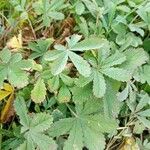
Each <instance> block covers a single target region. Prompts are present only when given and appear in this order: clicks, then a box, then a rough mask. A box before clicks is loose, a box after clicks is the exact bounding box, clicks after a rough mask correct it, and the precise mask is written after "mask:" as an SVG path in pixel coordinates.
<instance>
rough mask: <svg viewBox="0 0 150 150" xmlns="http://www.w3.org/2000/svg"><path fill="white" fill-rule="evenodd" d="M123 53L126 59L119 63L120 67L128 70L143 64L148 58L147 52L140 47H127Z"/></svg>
mask: <svg viewBox="0 0 150 150" xmlns="http://www.w3.org/2000/svg"><path fill="white" fill-rule="evenodd" d="M124 55H125V56H126V58H127V60H126V62H124V63H123V64H122V65H121V67H122V68H124V69H127V70H129V71H130V70H131V71H132V70H134V69H136V68H137V67H139V66H141V65H142V64H145V63H146V61H148V59H149V57H148V55H147V53H146V52H145V51H144V50H143V49H142V48H138V49H128V50H126V51H125V52H124Z"/></svg>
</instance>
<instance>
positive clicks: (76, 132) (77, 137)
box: [64, 121, 83, 150]
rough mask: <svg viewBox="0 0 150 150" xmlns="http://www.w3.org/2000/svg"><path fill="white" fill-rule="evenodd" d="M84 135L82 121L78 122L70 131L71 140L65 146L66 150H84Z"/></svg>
mask: <svg viewBox="0 0 150 150" xmlns="http://www.w3.org/2000/svg"><path fill="white" fill-rule="evenodd" d="M82 148H83V134H82V127H81V124H80V121H76V122H75V123H74V125H73V127H72V129H71V131H70V134H69V138H68V140H67V141H66V142H65V144H64V150H70V149H71V150H77V149H78V150H82Z"/></svg>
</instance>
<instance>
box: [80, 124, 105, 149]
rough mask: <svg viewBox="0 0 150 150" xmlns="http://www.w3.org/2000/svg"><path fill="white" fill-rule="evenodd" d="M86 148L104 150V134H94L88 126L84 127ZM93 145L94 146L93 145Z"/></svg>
mask: <svg viewBox="0 0 150 150" xmlns="http://www.w3.org/2000/svg"><path fill="white" fill-rule="evenodd" d="M82 128H83V129H84V130H83V133H84V138H85V146H86V147H88V148H89V149H90V150H104V148H105V137H104V135H103V134H100V133H96V132H92V130H91V129H90V128H89V127H87V126H85V125H84V126H82ZM91 137H93V138H91ZM91 143H92V144H91Z"/></svg>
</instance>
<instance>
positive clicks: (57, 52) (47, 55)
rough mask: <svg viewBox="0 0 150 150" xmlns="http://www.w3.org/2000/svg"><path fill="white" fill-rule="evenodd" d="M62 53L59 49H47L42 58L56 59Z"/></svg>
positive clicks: (47, 59)
mask: <svg viewBox="0 0 150 150" xmlns="http://www.w3.org/2000/svg"><path fill="white" fill-rule="evenodd" d="M63 53H64V51H61V50H52V51H48V52H46V53H45V55H44V59H45V60H46V61H53V60H55V59H58V58H59V57H60V56H61V55H62V54H63Z"/></svg>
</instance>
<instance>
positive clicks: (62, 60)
mask: <svg viewBox="0 0 150 150" xmlns="http://www.w3.org/2000/svg"><path fill="white" fill-rule="evenodd" d="M67 60H68V53H67V52H63V53H61V55H60V56H59V58H57V59H56V60H55V61H54V62H53V63H52V65H51V72H52V74H53V75H58V74H60V73H61V72H62V71H63V70H64V68H65V66H66V64H67Z"/></svg>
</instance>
